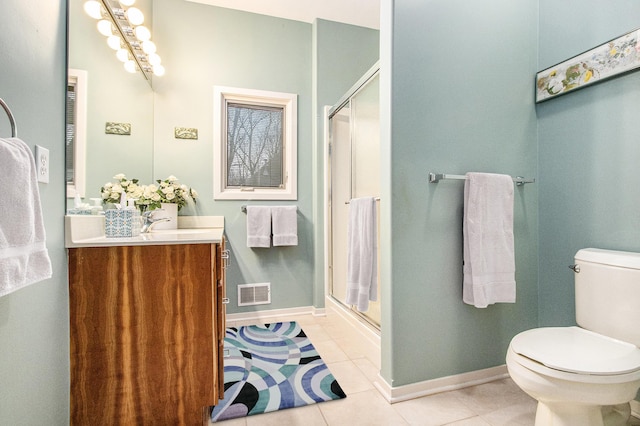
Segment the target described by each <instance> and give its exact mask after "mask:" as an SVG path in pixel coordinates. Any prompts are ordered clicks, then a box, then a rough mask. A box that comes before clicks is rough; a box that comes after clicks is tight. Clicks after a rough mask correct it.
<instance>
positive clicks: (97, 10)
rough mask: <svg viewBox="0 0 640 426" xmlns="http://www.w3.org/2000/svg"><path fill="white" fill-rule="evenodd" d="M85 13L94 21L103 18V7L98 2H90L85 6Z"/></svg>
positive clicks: (93, 0) (90, 0)
mask: <svg viewBox="0 0 640 426" xmlns="http://www.w3.org/2000/svg"><path fill="white" fill-rule="evenodd" d="M84 11H85V12H86V13H87V15H89V16H91V17H92V18H93V19H101V18H102V5H101V4H100V2H98V1H96V0H89V1H88V2H86V3H85V4H84Z"/></svg>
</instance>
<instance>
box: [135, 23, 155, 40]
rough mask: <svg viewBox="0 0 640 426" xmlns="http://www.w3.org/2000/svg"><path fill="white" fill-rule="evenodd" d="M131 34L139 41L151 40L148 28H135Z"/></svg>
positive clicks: (140, 26)
mask: <svg viewBox="0 0 640 426" xmlns="http://www.w3.org/2000/svg"><path fill="white" fill-rule="evenodd" d="M133 32H134V34H135V35H136V38H137V39H138V40H140V41H147V40H149V39H150V38H151V31H149V28H147V27H145V26H144V25H139V26H137V27H136V29H135V30H133Z"/></svg>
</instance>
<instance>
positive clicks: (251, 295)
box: [238, 283, 271, 306]
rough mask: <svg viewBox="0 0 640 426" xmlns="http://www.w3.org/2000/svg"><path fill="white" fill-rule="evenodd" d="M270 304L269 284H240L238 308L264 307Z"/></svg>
mask: <svg viewBox="0 0 640 426" xmlns="http://www.w3.org/2000/svg"><path fill="white" fill-rule="evenodd" d="M268 303H271V283H257V284H240V285H239V286H238V306H249V305H266V304H268Z"/></svg>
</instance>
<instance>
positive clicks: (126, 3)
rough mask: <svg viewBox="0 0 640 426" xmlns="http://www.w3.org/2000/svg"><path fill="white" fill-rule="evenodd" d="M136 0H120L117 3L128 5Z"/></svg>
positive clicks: (123, 5)
mask: <svg viewBox="0 0 640 426" xmlns="http://www.w3.org/2000/svg"><path fill="white" fill-rule="evenodd" d="M135 2H136V0H120V1H119V3H120V5H121V6H122V7H129V6H133V4H134V3H135Z"/></svg>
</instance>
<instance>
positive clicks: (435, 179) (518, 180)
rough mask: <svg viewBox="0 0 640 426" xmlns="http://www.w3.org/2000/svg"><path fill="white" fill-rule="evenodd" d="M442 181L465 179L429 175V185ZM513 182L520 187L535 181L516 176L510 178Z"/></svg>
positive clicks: (458, 176) (452, 176) (455, 176)
mask: <svg viewBox="0 0 640 426" xmlns="http://www.w3.org/2000/svg"><path fill="white" fill-rule="evenodd" d="M444 179H454V180H466V179H467V177H466V176H465V175H449V174H445V173H429V182H431V183H438V182H439V181H441V180H444ZM512 179H513V181H514V182H515V184H516V185H518V186H521V185H524V184H525V183H535V181H536V180H535V179H534V178H530V179H527V178H524V177H522V176H516V177H514V178H512Z"/></svg>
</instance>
